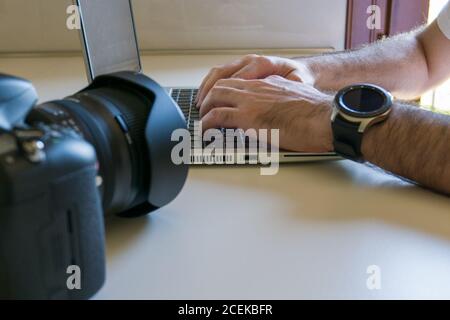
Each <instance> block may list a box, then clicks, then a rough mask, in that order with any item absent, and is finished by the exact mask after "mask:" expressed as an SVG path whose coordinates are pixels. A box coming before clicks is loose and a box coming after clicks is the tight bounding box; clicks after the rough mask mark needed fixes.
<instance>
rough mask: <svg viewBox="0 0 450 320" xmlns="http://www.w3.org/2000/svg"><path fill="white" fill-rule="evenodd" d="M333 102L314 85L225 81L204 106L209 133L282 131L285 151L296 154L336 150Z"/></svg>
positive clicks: (280, 79) (202, 111)
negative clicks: (218, 131)
mask: <svg viewBox="0 0 450 320" xmlns="http://www.w3.org/2000/svg"><path fill="white" fill-rule="evenodd" d="M332 101H333V97H332V96H330V95H328V94H325V93H322V92H320V91H318V90H317V89H315V88H313V87H312V86H310V85H307V84H304V83H301V82H298V81H291V80H287V79H285V78H283V77H280V76H270V77H268V78H265V79H260V80H243V79H236V78H232V79H222V80H219V81H217V82H216V84H215V86H214V87H213V88H212V89H211V90H210V91H209V93H208V95H207V96H206V97H205V98H204V100H203V101H202V103H201V105H200V117H201V118H202V122H203V129H204V130H207V129H209V128H241V129H244V130H247V129H257V130H258V129H279V130H280V145H279V147H280V148H282V149H286V150H292V151H307V152H329V151H332V150H333V139H332V131H331V124H330V123H331V122H330V118H331V111H332Z"/></svg>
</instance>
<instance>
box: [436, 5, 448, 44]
mask: <svg viewBox="0 0 450 320" xmlns="http://www.w3.org/2000/svg"><path fill="white" fill-rule="evenodd" d="M437 23H438V25H439V28H440V29H441V31H442V32H443V33H444V34H445V36H446V37H447V39H449V40H450V1H449V2H447V5H446V6H445V7H444V9H443V10H442V11H441V13H440V14H439V16H438V18H437Z"/></svg>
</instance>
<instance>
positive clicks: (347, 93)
mask: <svg viewBox="0 0 450 320" xmlns="http://www.w3.org/2000/svg"><path fill="white" fill-rule="evenodd" d="M336 102H338V106H339V107H340V109H341V110H342V111H343V112H344V113H346V114H349V115H352V116H357V117H375V116H378V115H380V114H383V113H384V112H386V111H387V110H389V108H390V107H391V105H392V97H391V95H390V93H388V92H387V91H385V90H383V89H382V88H379V87H376V86H372V85H355V86H351V87H347V88H345V89H343V90H342V91H341V92H340V93H339V94H338V95H337V101H336Z"/></svg>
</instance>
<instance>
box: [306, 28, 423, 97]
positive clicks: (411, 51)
mask: <svg viewBox="0 0 450 320" xmlns="http://www.w3.org/2000/svg"><path fill="white" fill-rule="evenodd" d="M420 32H421V31H420V30H418V31H415V32H412V33H408V34H403V35H400V36H397V37H393V38H390V39H387V40H384V41H379V42H377V43H374V44H371V45H369V46H367V47H364V48H362V49H359V50H354V51H347V52H340V53H332V54H325V55H322V56H313V57H308V58H302V59H299V61H300V62H302V63H304V64H305V65H306V67H307V68H309V70H310V71H311V73H312V75H313V82H314V83H313V85H314V86H316V87H317V88H320V89H322V90H329V91H336V90H339V89H341V88H343V87H345V86H347V85H350V84H354V83H359V82H368V83H372V84H376V85H379V86H381V87H383V88H386V89H387V90H389V91H391V92H392V93H393V94H394V95H395V96H396V97H397V98H401V99H411V98H415V97H417V96H419V95H420V94H421V93H422V92H423V91H424V89H425V86H426V82H427V78H428V68H427V61H426V57H425V54H424V51H423V48H422V44H421V42H420V41H419V40H418V34H419V33H420Z"/></svg>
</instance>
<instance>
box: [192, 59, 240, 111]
mask: <svg viewBox="0 0 450 320" xmlns="http://www.w3.org/2000/svg"><path fill="white" fill-rule="evenodd" d="M247 63H248V59H246V58H244V59H240V60H237V61H235V62H232V63H230V64H228V65H226V66H223V67H216V68H213V69H211V71H210V72H209V73H208V75H207V76H206V77H205V79H204V80H203V82H202V84H201V85H200V88H199V91H198V94H197V101H196V105H197V106H200V105H201V104H202V102H203V99H204V98H205V97H206V95H207V94H208V92H209V90H211V88H212V87H214V85H215V84H216V82H217V81H218V80H220V79H224V78H229V77H231V76H232V75H233V74H234V73H236V72H237V71H238V70H240V69H242V68H243V67H244V66H245V65H246V64H247Z"/></svg>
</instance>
